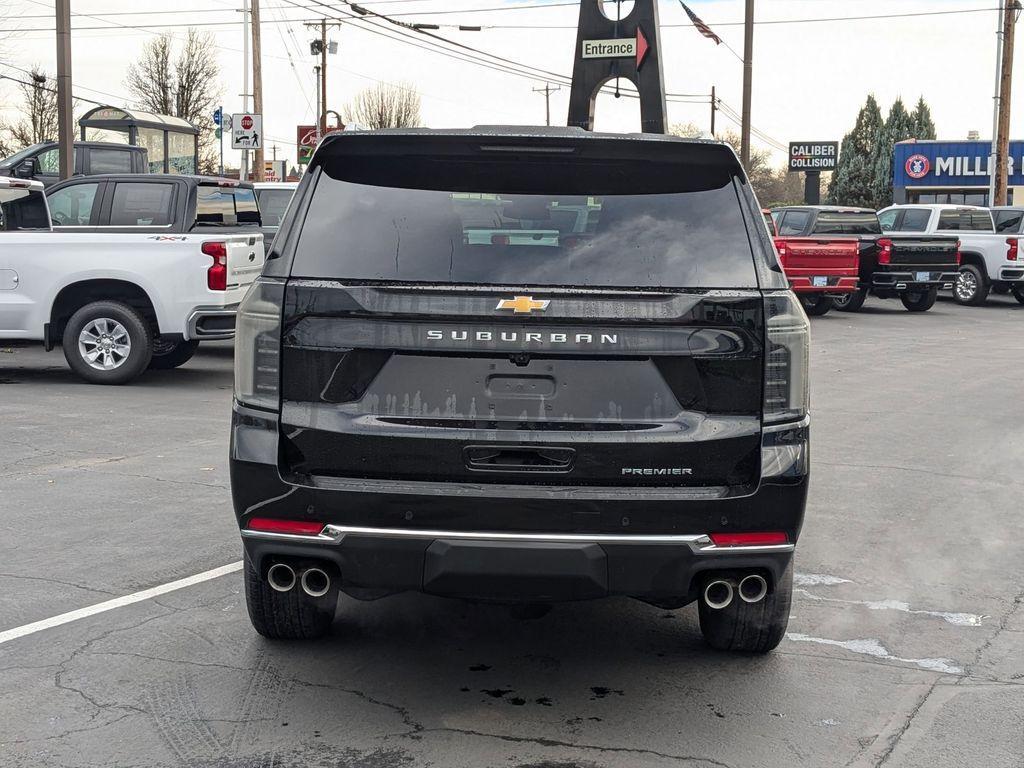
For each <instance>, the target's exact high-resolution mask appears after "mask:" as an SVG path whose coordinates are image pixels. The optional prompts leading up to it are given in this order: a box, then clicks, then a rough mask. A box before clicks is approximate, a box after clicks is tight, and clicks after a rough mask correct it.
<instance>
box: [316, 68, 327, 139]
mask: <svg viewBox="0 0 1024 768" xmlns="http://www.w3.org/2000/svg"><path fill="white" fill-rule="evenodd" d="M313 71H314V72H315V73H316V133H317V140H318V141H319V140H320V139H322V138H323V135H324V134H323V131H322V130H321V129H322V127H323V126H322V125H321V123H320V113H321V111H322V109H323V108H322V107H321V106H320V65H319V64H317V65H316V66H315V67H313Z"/></svg>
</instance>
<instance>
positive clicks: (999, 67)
mask: <svg viewBox="0 0 1024 768" xmlns="http://www.w3.org/2000/svg"><path fill="white" fill-rule="evenodd" d="M1005 11H1006V1H1005V0H999V20H998V22H997V23H996V85H995V93H994V94H993V96H992V149H991V151H990V152H989V155H988V204H989V205H995V199H996V186H997V185H996V155H997V154H998V152H997V147H998V143H999V142H998V139H997V138H996V137H997V135H998V133H999V102H1000V98H999V97H1000V93H999V86H1000V85H1001V83H1002V79H1003V14H1004V13H1005Z"/></svg>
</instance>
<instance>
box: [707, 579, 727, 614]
mask: <svg viewBox="0 0 1024 768" xmlns="http://www.w3.org/2000/svg"><path fill="white" fill-rule="evenodd" d="M704 602H705V603H706V604H707V606H708V608H714V609H715V610H716V611H717V610H721V609H722V608H726V607H728V605H729V603H731V602H732V584H730V583H729V582H728V581H725V580H723V579H715V580H714V581H711V582H708V585H707V586H706V587H704Z"/></svg>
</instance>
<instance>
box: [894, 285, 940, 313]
mask: <svg viewBox="0 0 1024 768" xmlns="http://www.w3.org/2000/svg"><path fill="white" fill-rule="evenodd" d="M938 296H939V289H938V287H934V288H928V289H927V290H924V291H904V292H903V293H901V294H900V301H902V302H903V306H904V307H906V308H907V309H908V310H909V311H911V312H927V311H928V310H929V309H931V308H932V307H934V306H935V300H936V299H937V298H938Z"/></svg>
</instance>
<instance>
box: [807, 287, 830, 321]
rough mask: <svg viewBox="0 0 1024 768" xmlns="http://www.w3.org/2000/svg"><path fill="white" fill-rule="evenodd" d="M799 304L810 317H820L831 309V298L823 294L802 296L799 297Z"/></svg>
mask: <svg viewBox="0 0 1024 768" xmlns="http://www.w3.org/2000/svg"><path fill="white" fill-rule="evenodd" d="M800 303H801V304H803V307H804V311H805V312H806V313H807V314H808V315H810V316H811V317H821V316H822V315H824V314H825V313H826V312H828V311H829V310H830V309H832V297H831V296H826V295H825V294H823V293H812V294H809V295H808V294H803V295H801V296H800Z"/></svg>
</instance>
